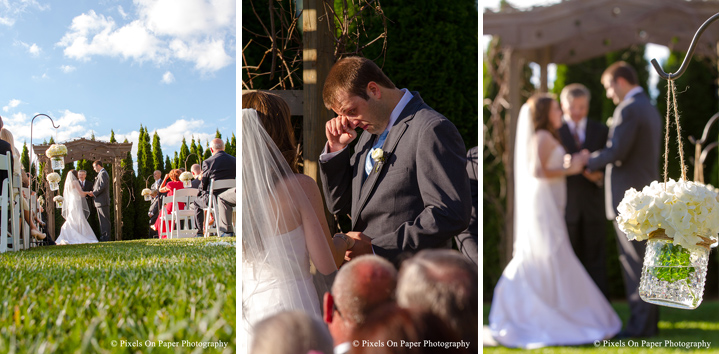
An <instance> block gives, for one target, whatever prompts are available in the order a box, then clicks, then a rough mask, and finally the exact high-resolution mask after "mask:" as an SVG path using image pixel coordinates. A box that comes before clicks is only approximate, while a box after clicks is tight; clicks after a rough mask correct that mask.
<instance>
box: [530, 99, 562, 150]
mask: <svg viewBox="0 0 719 354" xmlns="http://www.w3.org/2000/svg"><path fill="white" fill-rule="evenodd" d="M552 102H556V100H555V99H554V97H552V95H550V94H547V93H537V94H534V95H532V97H530V98H529V99H528V100H527V104H528V105H529V114H530V115H531V117H532V123H534V131H535V132H537V131H540V130H546V131H548V132H550V133H551V134H552V136H554V138H555V139H557V140H559V135H558V134H557V129H555V128H554V126H553V125H552V122H551V121H550V120H549V111H550V110H551V109H552Z"/></svg>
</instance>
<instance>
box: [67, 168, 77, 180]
mask: <svg viewBox="0 0 719 354" xmlns="http://www.w3.org/2000/svg"><path fill="white" fill-rule="evenodd" d="M67 172H68V173H70V172H72V175H73V176H75V178H78V177H77V171H75V170H70V171H67Z"/></svg>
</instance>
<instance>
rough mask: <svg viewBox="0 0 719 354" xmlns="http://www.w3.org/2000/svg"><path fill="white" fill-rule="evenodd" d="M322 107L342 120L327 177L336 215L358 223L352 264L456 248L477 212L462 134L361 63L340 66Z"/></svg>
mask: <svg viewBox="0 0 719 354" xmlns="http://www.w3.org/2000/svg"><path fill="white" fill-rule="evenodd" d="M323 100H324V103H325V106H326V107H327V108H328V109H331V110H333V111H334V112H335V113H336V114H337V117H335V118H333V119H330V120H329V121H328V122H327V123H326V124H325V135H326V136H327V144H326V146H325V149H324V151H323V153H322V155H321V156H320V159H319V161H320V176H321V178H322V184H323V188H324V194H325V200H326V202H327V206H328V208H329V210H330V211H331V212H332V213H333V214H340V215H345V214H350V216H351V218H352V231H350V232H348V233H347V235H348V236H350V237H352V238H354V239H355V240H356V243H355V246H354V247H353V248H352V249H350V250H349V251H348V252H347V253H346V255H345V258H346V259H348V260H349V259H352V258H355V257H357V256H359V255H361V254H366V253H373V252H374V253H376V254H378V255H380V256H383V257H385V258H387V259H389V260H391V261H398V258H399V255H400V254H401V253H403V252H409V253H415V252H417V251H419V250H421V249H423V248H443V247H449V245H450V242H451V241H450V240H451V238H452V237H454V236H455V235H457V234H459V233H460V232H461V231H463V230H464V229H466V228H467V225H468V223H469V216H470V211H471V198H470V195H471V194H470V190H469V179H468V177H467V174H466V172H465V161H466V159H465V156H466V150H465V147H464V143H463V141H462V137H461V136H460V135H459V132H458V131H457V128H456V127H455V126H454V125H453V124H452V123H451V122H450V121H449V120H448V119H447V118H445V117H444V116H442V115H441V114H440V113H438V112H437V111H435V110H433V109H432V108H431V107H429V106H428V105H427V104H426V103H425V102H424V101H423V100H422V98H421V97H420V95H419V92H410V91H409V90H408V89H400V88H397V87H396V86H395V85H394V83H393V82H392V81H391V80H390V79H389V78H388V77H387V76H386V75H385V74H384V73H383V72H382V70H381V69H380V68H379V67H377V65H376V64H375V63H374V62H372V61H371V60H368V59H365V58H361V57H348V58H344V59H341V60H339V61H338V62H337V63H335V65H334V66H333V67H332V69H331V70H330V73H329V74H328V76H327V80H326V81H325V84H324V88H323ZM356 128H360V129H362V130H363V132H361V134H360V135H358V133H357V131H356ZM355 140H357V142H356V144H355V145H354V147H353V148H349V145H350V143H352V142H354V141H355ZM350 150H353V151H350Z"/></svg>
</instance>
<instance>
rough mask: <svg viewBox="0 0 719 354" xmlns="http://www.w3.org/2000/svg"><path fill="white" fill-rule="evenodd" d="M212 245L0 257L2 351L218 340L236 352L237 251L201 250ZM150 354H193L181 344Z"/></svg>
mask: <svg viewBox="0 0 719 354" xmlns="http://www.w3.org/2000/svg"><path fill="white" fill-rule="evenodd" d="M217 241H220V240H219V239H218V238H208V239H204V238H192V239H179V240H136V241H126V242H111V243H96V244H85V245H69V246H55V247H40V248H33V249H30V250H27V251H22V252H7V253H4V254H2V255H0V282H2V284H3V298H4V299H5V301H6V306H2V307H0V326H1V327H2V328H3V331H2V332H0V352H3V353H10V352H13V353H41V352H46V353H129V352H133V353H134V352H136V351H137V352H146V350H145V348H139V349H136V350H129V348H128V347H126V346H124V347H123V346H121V345H116V346H113V345H112V341H120V340H127V341H129V342H133V341H139V342H143V343H144V342H145V341H146V340H150V341H153V342H155V343H158V341H159V340H163V341H165V342H173V341H177V342H181V341H182V340H187V341H190V342H217V341H220V340H221V341H223V342H225V343H228V345H227V348H229V352H232V351H234V348H236V346H237V343H236V336H237V332H236V316H237V310H236V305H235V304H236V288H237V278H236V273H235V263H236V261H237V259H236V249H235V247H227V246H212V245H208V243H210V242H217ZM222 241H229V242H235V239H234V238H223V239H222ZM225 350H226V351H227V350H228V349H225ZM151 351H152V352H159V353H165V352H173V353H188V354H189V353H191V352H197V350H196V348H192V347H188V346H184V347H183V346H180V347H178V348H174V349H172V350H167V349H165V350H163V349H158V350H151ZM221 351H222V350H213V349H209V350H204V351H202V352H208V353H219V352H221Z"/></svg>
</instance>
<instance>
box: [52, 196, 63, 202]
mask: <svg viewBox="0 0 719 354" xmlns="http://www.w3.org/2000/svg"><path fill="white" fill-rule="evenodd" d="M52 200H53V201H54V202H64V201H65V198H63V197H62V196H61V195H58V196H55V198H52Z"/></svg>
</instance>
